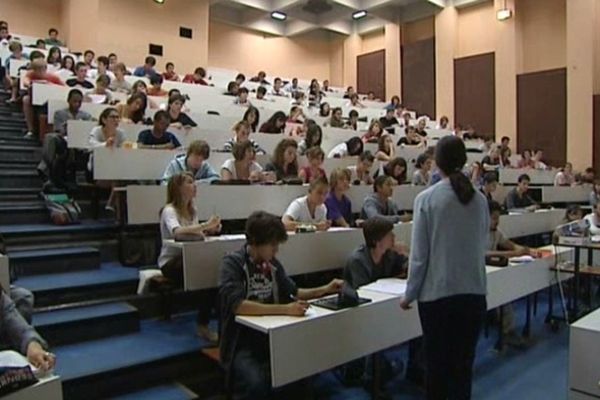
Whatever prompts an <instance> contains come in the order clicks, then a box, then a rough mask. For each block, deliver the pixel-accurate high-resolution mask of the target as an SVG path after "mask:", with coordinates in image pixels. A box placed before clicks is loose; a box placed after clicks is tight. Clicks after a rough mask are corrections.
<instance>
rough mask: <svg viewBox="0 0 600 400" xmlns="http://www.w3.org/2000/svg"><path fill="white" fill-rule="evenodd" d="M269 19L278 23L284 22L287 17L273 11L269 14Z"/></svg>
mask: <svg viewBox="0 0 600 400" xmlns="http://www.w3.org/2000/svg"><path fill="white" fill-rule="evenodd" d="M271 18H273V19H276V20H278V21H285V20H286V19H287V15H285V13H282V12H281V11H273V12H272V13H271Z"/></svg>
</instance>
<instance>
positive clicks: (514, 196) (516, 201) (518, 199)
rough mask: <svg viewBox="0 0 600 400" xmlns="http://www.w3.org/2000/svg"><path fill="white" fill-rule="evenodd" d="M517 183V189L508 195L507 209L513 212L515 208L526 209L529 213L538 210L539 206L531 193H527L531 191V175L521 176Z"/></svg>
mask: <svg viewBox="0 0 600 400" xmlns="http://www.w3.org/2000/svg"><path fill="white" fill-rule="evenodd" d="M517 181H518V184H517V187H516V188H514V189H513V190H511V191H510V192H508V195H506V200H505V206H506V209H507V210H513V209H515V208H524V209H526V210H527V211H535V210H536V209H538V208H539V205H538V204H537V203H536V202H535V201H534V200H533V199H532V198H531V196H530V195H529V193H527V191H528V190H529V183H530V182H531V178H529V175H527V174H523V175H521V176H519V178H518V179H517Z"/></svg>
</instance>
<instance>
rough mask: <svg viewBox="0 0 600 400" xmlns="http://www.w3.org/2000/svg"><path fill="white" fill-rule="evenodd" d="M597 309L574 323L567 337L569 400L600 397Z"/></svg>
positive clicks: (599, 317) (599, 316) (599, 340)
mask: <svg viewBox="0 0 600 400" xmlns="http://www.w3.org/2000/svg"><path fill="white" fill-rule="evenodd" d="M599 342H600V310H596V311H594V312H592V313H591V314H588V315H587V316H585V317H583V318H581V319H580V320H578V321H576V322H574V323H573V324H572V325H571V327H570V336H569V399H581V400H583V399H586V400H592V399H598V398H600V346H598V343H599Z"/></svg>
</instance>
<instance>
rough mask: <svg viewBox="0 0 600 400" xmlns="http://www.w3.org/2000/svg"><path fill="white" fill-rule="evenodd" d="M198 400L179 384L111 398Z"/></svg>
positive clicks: (115, 399) (117, 399)
mask: <svg viewBox="0 0 600 400" xmlns="http://www.w3.org/2000/svg"><path fill="white" fill-rule="evenodd" d="M196 398H198V396H197V395H196V394H195V393H194V392H192V391H191V390H190V389H188V388H186V387H185V386H183V385H181V384H179V383H169V384H164V385H159V386H154V387H151V388H145V389H142V390H138V391H137V392H131V393H127V394H124V395H122V396H117V397H111V400H191V399H196Z"/></svg>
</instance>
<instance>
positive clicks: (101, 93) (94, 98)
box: [84, 75, 118, 104]
mask: <svg viewBox="0 0 600 400" xmlns="http://www.w3.org/2000/svg"><path fill="white" fill-rule="evenodd" d="M109 85H110V78H109V77H108V75H98V78H96V87H95V88H94V89H93V90H92V91H90V92H87V93H86V95H85V98H84V101H85V102H87V103H94V104H113V98H112V93H111V92H110V90H109V89H108V87H109ZM116 102H118V100H117V101H116Z"/></svg>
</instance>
